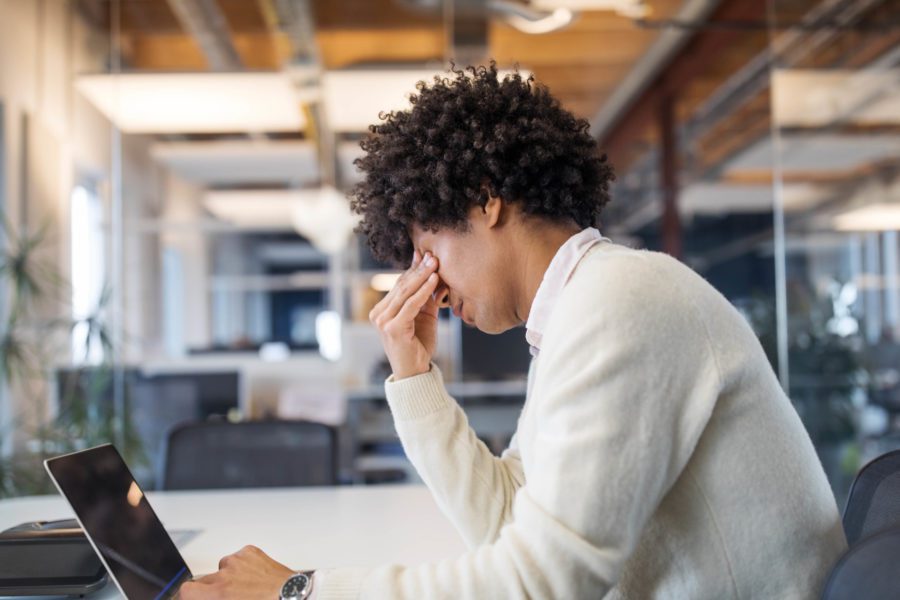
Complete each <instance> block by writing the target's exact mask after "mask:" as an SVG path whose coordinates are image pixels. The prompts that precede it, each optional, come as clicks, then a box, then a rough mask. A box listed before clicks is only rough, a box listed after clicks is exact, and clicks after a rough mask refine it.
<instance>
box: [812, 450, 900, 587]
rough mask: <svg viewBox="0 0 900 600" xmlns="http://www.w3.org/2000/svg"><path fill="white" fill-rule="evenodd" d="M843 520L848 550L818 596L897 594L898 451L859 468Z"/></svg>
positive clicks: (899, 546)
mask: <svg viewBox="0 0 900 600" xmlns="http://www.w3.org/2000/svg"><path fill="white" fill-rule="evenodd" d="M843 522H844V532H845V534H846V536H847V543H848V545H849V546H850V549H849V550H847V552H845V553H844V555H843V556H842V557H841V559H840V560H839V561H838V563H837V564H836V565H835V566H834V568H833V569H832V570H831V575H830V576H829V578H828V581H827V583H826V585H825V589H824V591H823V593H822V599H823V600H867V599H868V598H873V599H875V598H900V568H898V563H900V450H894V451H893V452H888V453H887V454H883V455H881V456H879V457H878V458H876V459H874V460H873V461H871V462H870V463H869V464H867V465H866V466H865V467H863V468H862V470H860V472H859V473H858V474H857V476H856V479H855V480H854V481H853V486H852V487H851V488H850V496H849V498H848V499H847V506H846V508H845V509H844V519H843Z"/></svg>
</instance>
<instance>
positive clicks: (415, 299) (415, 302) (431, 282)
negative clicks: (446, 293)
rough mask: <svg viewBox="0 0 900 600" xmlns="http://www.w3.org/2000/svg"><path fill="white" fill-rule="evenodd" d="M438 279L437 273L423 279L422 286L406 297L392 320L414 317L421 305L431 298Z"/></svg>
mask: <svg viewBox="0 0 900 600" xmlns="http://www.w3.org/2000/svg"><path fill="white" fill-rule="evenodd" d="M440 279H441V278H440V277H438V276H437V273H432V274H431V275H429V276H428V279H426V280H425V283H424V284H422V287H420V288H419V289H418V290H417V291H416V293H415V294H413V295H412V296H410V297H409V298H407V299H406V302H404V304H403V306H402V307H400V310H399V311H398V312H397V316H396V317H394V321H396V322H398V324H399V323H406V322H408V321H412V320H413V319H415V318H416V315H418V314H419V311H421V310H422V307H423V306H425V303H427V302H428V300H429V299H431V294H432V293H433V292H434V290H435V288H437V285H438V282H439V281H440Z"/></svg>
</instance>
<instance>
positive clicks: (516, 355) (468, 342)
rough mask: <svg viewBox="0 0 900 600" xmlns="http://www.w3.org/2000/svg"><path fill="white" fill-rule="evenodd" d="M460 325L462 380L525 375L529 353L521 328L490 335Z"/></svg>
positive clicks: (522, 376) (491, 379) (482, 379)
mask: <svg viewBox="0 0 900 600" xmlns="http://www.w3.org/2000/svg"><path fill="white" fill-rule="evenodd" d="M460 326H461V327H462V335H461V354H462V380H463V381H507V380H510V379H518V378H524V377H526V376H527V375H528V365H529V364H530V363H531V352H529V350H528V342H526V341H525V328H524V327H516V328H514V329H510V330H509V331H506V332H503V333H501V334H498V335H490V334H487V333H483V332H481V331H479V330H478V329H475V328H474V327H469V326H467V325H464V324H460Z"/></svg>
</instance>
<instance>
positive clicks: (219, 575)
mask: <svg viewBox="0 0 900 600" xmlns="http://www.w3.org/2000/svg"><path fill="white" fill-rule="evenodd" d="M294 573H296V571H293V570H292V569H289V568H287V567H286V566H284V565H283V564H281V563H279V562H277V561H275V560H273V559H272V558H270V557H269V556H268V555H267V554H266V553H265V552H263V551H262V550H260V549H259V548H257V547H255V546H245V547H244V548H242V549H241V550H240V551H238V552H236V553H234V554H230V555H228V556H226V557H225V558H223V559H222V560H220V561H219V570H218V571H217V572H215V573H213V574H211V575H207V576H206V577H201V578H200V579H197V580H195V581H189V582H187V583H185V584H183V585H182V586H181V588H180V589H179V590H178V598H179V599H180V600H213V599H215V600H255V599H257V598H258V599H259V600H277V598H278V597H279V596H280V595H281V587H282V586H283V585H284V583H285V582H286V581H287V580H288V578H289V577H290V576H291V575H293V574H294Z"/></svg>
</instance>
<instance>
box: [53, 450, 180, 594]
mask: <svg viewBox="0 0 900 600" xmlns="http://www.w3.org/2000/svg"><path fill="white" fill-rule="evenodd" d="M46 465H47V470H48V471H49V473H50V475H51V476H52V478H53V480H54V481H55V482H56V485H57V487H58V488H59V490H60V492H62V494H63V495H64V496H65V497H66V499H67V500H68V501H69V504H71V505H72V509H73V510H74V511H75V515H76V516H77V517H78V520H79V521H80V522H81V526H82V528H83V529H84V531H85V534H86V535H87V536H88V538H89V539H90V540H91V543H92V544H93V545H94V548H95V549H96V550H97V552H98V553H99V554H100V557H101V558H102V559H103V562H104V563H105V564H106V566H107V569H108V570H109V572H110V575H112V577H113V579H115V581H116V582H117V583H118V585H119V588H120V589H121V591H122V593H124V594H125V596H126V597H127V598H128V599H129V600H145V599H147V600H156V599H162V598H171V597H173V596H174V595H175V594H176V593H177V591H178V588H179V586H180V585H181V583H182V582H183V581H185V580H188V579H190V578H191V572H190V570H189V569H188V568H187V565H186V564H185V562H184V559H183V558H182V557H181V554H180V553H179V552H178V549H177V548H176V547H175V544H174V543H173V542H172V539H171V538H170V537H169V534H168V533H167V532H166V530H165V528H164V527H163V525H162V523H160V521H159V518H157V516H156V513H155V512H153V508H151V506H150V503H149V502H147V498H146V497H145V496H144V493H143V491H141V488H140V487H139V486H138V484H137V482H135V480H134V477H133V476H132V475H131V471H129V470H128V467H127V466H126V465H125V461H123V460H122V457H121V456H120V455H119V452H118V451H117V450H116V449H115V448H114V447H113V446H112V445H109V444H107V445H105V446H98V447H96V448H91V449H90V450H84V451H82V452H76V453H74V454H67V455H65V456H60V457H58V458H52V459H50V460H48V461H46Z"/></svg>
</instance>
